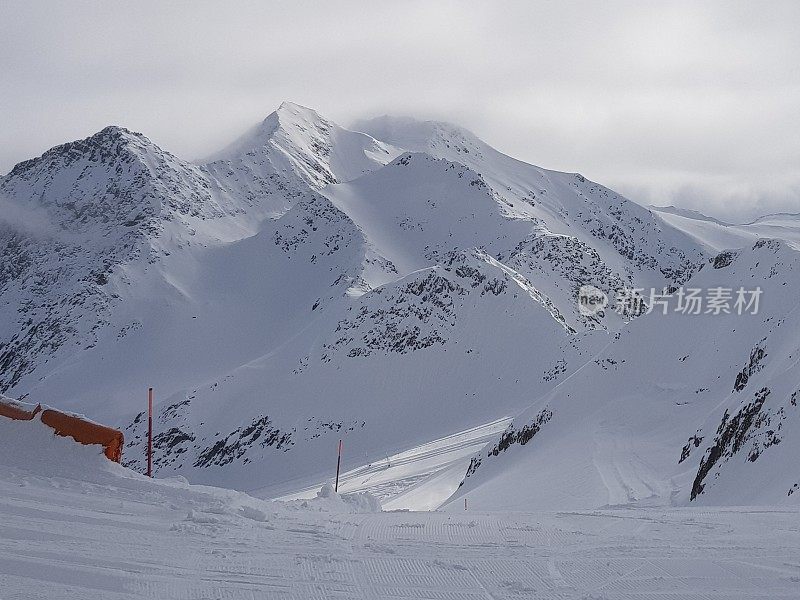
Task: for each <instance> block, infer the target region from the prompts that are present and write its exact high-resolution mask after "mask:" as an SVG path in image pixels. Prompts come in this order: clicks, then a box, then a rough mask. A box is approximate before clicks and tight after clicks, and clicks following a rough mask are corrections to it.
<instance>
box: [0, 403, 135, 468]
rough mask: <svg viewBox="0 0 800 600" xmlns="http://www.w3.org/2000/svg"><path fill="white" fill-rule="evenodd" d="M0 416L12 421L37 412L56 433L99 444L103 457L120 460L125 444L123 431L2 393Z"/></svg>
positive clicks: (33, 416)
mask: <svg viewBox="0 0 800 600" xmlns="http://www.w3.org/2000/svg"><path fill="white" fill-rule="evenodd" d="M0 416H3V417H6V418H8V419H13V420H15V421H31V420H33V419H35V418H36V417H37V416H38V420H39V421H41V422H42V423H43V424H45V425H47V426H48V427H50V428H51V429H52V430H53V431H54V432H55V434H56V435H60V436H61V437H69V438H72V439H73V440H75V441H76V442H78V443H79V444H83V445H86V446H91V445H99V446H102V447H103V454H105V456H106V458H108V459H109V460H112V461H114V462H116V463H118V462H121V461H122V448H123V447H124V445H125V437H124V436H123V434H122V432H121V431H118V430H116V429H112V428H111V427H106V426H104V425H100V424H99V423H95V422H93V421H90V420H88V419H86V418H85V417H82V416H79V415H75V414H70V413H65V412H61V411H59V410H55V409H53V408H49V407H42V405H41V404H36V405H32V404H27V403H25V402H20V401H18V400H14V399H12V398H6V397H5V396H0Z"/></svg>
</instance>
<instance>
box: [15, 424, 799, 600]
mask: <svg viewBox="0 0 800 600" xmlns="http://www.w3.org/2000/svg"><path fill="white" fill-rule="evenodd" d="M323 496H324V497H317V498H314V499H312V500H308V501H293V502H266V501H262V500H258V499H255V498H252V497H250V496H247V495H245V494H241V493H238V492H232V491H229V490H222V489H219V488H210V487H201V486H191V485H188V484H187V483H186V482H185V481H184V480H182V479H180V478H173V479H169V480H155V481H150V480H147V479H146V478H144V477H142V476H140V475H138V474H136V473H133V472H132V471H129V470H127V469H124V468H122V467H119V466H118V465H115V464H113V463H110V462H108V461H107V460H106V459H105V458H103V457H102V456H101V454H100V451H99V449H98V448H96V447H84V446H78V445H77V444H74V443H73V442H72V441H71V440H68V439H65V438H57V437H54V436H53V435H52V434H51V433H50V432H49V431H48V430H47V429H46V428H45V427H44V426H42V425H41V424H40V423H38V422H37V421H32V422H14V421H9V420H6V419H2V420H0V598H2V599H3V600H22V599H24V600H30V599H40V598H41V599H44V598H48V599H52V598H59V599H70V598H80V599H82V600H87V599H103V600H114V599H123V598H131V599H133V598H136V599H142V598H154V599H156V598H157V599H159V600H167V599H173V598H174V599H179V598H180V599H199V598H225V599H247V600H253V599H256V598H258V599H264V598H284V599H298V600H299V599H304V600H308V599H317V598H319V599H321V598H362V599H370V600H372V599H386V598H392V599H401V598H409V599H411V598H415V599H421V598H427V599H434V598H435V599H453V600H456V599H458V600H463V599H467V600H472V599H476V600H477V599H481V600H489V599H499V598H526V599H527V598H558V599H572V598H575V599H589V598H591V599H614V598H620V599H622V598H624V599H635V598H642V599H644V598H649V599H655V598H657V599H667V598H673V599H674V598H693V599H723V598H724V599H726V600H727V599H731V598H743V599H744V598H747V599H750V598H761V599H767V598H770V599H773V598H797V597H798V594H800V528H798V526H797V523H798V517H800V514H799V512H800V511H798V510H796V509H793V508H788V509H763V508H761V509H747V508H726V509H717V510H710V509H708V508H681V509H674V508H669V509H665V508H657V509H656V508H639V509H631V508H619V509H607V510H593V511H568V512H539V513H536V512H531V513H526V512H514V513H510V512H494V513H487V512H473V511H472V510H466V511H465V510H464V509H463V507H459V508H458V509H455V508H454V509H453V510H451V511H448V512H389V513H386V512H384V513H376V512H373V511H374V510H375V509H376V508H377V507H376V505H375V503H374V502H373V499H372V498H371V497H370V496H368V495H364V494H362V495H355V496H344V497H340V496H337V495H335V494H332V493H331V491H330V489H327V490H325V492H324V493H323Z"/></svg>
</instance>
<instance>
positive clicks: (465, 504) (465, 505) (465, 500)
mask: <svg viewBox="0 0 800 600" xmlns="http://www.w3.org/2000/svg"><path fill="white" fill-rule="evenodd" d="M464 510H467V497H466V496H464Z"/></svg>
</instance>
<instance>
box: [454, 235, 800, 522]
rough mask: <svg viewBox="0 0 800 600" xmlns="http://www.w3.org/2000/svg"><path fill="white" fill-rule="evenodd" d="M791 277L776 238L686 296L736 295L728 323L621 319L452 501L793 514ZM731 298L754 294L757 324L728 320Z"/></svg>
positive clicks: (796, 383) (792, 258)
mask: <svg viewBox="0 0 800 600" xmlns="http://www.w3.org/2000/svg"><path fill="white" fill-rule="evenodd" d="M799 273H800V252H798V251H797V250H796V249H794V248H793V247H791V246H790V245H788V244H787V243H785V242H782V241H778V240H766V239H763V240H759V241H757V242H756V243H755V244H754V245H753V246H751V247H747V248H743V249H741V250H739V251H735V252H732V251H726V252H724V253H722V254H720V255H718V256H717V257H715V258H714V259H712V260H711V261H710V262H709V263H708V264H707V265H706V266H705V267H704V268H703V269H702V270H701V271H700V272H699V273H698V274H697V275H696V276H695V277H693V278H692V279H691V280H690V281H689V282H688V284H687V289H688V288H697V289H701V290H714V289H719V288H722V289H726V290H733V292H732V300H731V302H730V305H729V306H730V314H725V313H724V312H723V313H720V314H706V312H705V311H706V308H705V307H704V308H703V314H696V315H695V314H682V313H677V312H675V311H674V309H675V308H676V306H677V304H676V303H677V298H673V299H672V302H673V304H672V308H673V310H668V311H667V314H662V312H661V311H662V308H661V307H659V308H658V309H656V310H655V311H653V312H652V313H651V314H649V315H645V316H642V317H640V318H639V319H636V320H635V321H633V322H631V323H630V324H629V325H628V326H627V327H626V328H625V329H624V330H622V331H621V332H619V333H618V334H616V335H615V336H613V338H612V340H611V341H610V342H609V344H608V345H607V347H606V348H605V349H603V351H602V352H600V353H599V354H598V355H597V356H596V357H595V358H594V359H593V360H591V361H590V362H588V363H587V364H586V365H585V366H583V367H582V368H580V369H579V370H578V371H577V372H576V373H574V374H573V375H571V376H570V377H569V378H567V379H566V380H565V381H564V382H563V383H561V384H560V385H559V386H558V387H557V388H555V389H554V390H553V391H552V392H550V393H549V394H547V395H545V396H543V397H542V398H540V399H539V400H537V401H536V402H535V403H533V404H532V405H531V407H530V408H529V409H528V410H527V411H525V412H524V413H522V414H521V415H519V416H518V417H517V418H516V419H515V420H514V422H513V424H512V425H511V427H510V428H509V430H508V431H507V432H505V433H504V434H503V435H502V436H500V437H499V438H498V439H496V440H495V441H493V442H490V443H489V444H488V445H487V447H486V448H485V449H484V450H482V451H481V453H479V454H478V455H477V456H476V457H474V459H473V462H472V464H471V465H470V468H469V470H468V473H467V477H466V478H465V481H464V484H463V485H462V487H461V488H460V490H459V492H458V493H457V494H456V497H455V498H454V502H455V503H456V504H457V503H458V499H459V498H460V497H461V496H463V495H468V496H469V498H470V501H471V502H473V503H475V505H476V506H482V507H489V506H494V507H497V508H512V507H513V508H522V507H526V508H534V507H555V506H559V507H592V506H593V507H597V506H603V505H617V504H629V503H634V504H642V503H645V504H648V503H650V504H687V503H692V504H730V505H735V504H747V505H750V504H796V503H797V502H798V501H799V500H800V494H795V492H796V491H798V486H800V472H798V470H797V468H796V466H797V461H796V457H797V455H798V452H800V407H798V406H797V404H798V400H799V399H800V398H798V396H800V391H798V390H800V373H799V372H798V370H797V365H798V360H800V342H799V341H798V340H800V311H798V310H797V309H798V304H800V303H799V302H798V297H799V296H798V294H800V277H798V274H799ZM742 287H743V288H744V289H745V290H753V289H756V288H759V287H760V288H761V295H760V297H759V301H760V305H759V310H758V313H757V314H750V313H751V311H745V313H744V314H741V315H740V314H738V312H739V311H738V309H736V308H735V300H736V297H737V293H736V290H738V289H739V288H742ZM749 298H750V297H749V296H747V299H748V301H749Z"/></svg>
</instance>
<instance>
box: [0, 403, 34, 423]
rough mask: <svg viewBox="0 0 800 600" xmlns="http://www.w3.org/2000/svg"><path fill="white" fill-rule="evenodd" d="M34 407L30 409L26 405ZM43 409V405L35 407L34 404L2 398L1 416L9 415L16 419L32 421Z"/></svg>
mask: <svg viewBox="0 0 800 600" xmlns="http://www.w3.org/2000/svg"><path fill="white" fill-rule="evenodd" d="M29 406H30V407H32V408H31V409H30V410H28V409H27V408H26V407H29ZM41 410H42V407H41V405H39V404H37V405H36V406H35V407H34V406H33V405H32V404H24V403H23V402H17V401H16V400H12V399H11V398H0V416H3V417H8V418H9V419H14V420H16V421H30V420H31V419H33V417H35V416H36V415H37V414H38V413H39V412H40V411H41Z"/></svg>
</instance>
